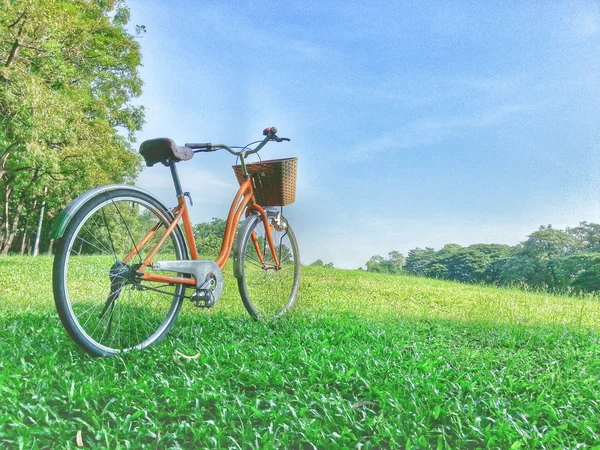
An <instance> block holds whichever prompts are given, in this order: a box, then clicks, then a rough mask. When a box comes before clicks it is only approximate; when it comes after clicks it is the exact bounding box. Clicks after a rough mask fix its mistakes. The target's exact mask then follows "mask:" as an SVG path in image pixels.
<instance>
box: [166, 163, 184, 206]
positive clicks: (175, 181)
mask: <svg viewBox="0 0 600 450" xmlns="http://www.w3.org/2000/svg"><path fill="white" fill-rule="evenodd" d="M175 164H176V162H175V161H173V160H172V159H170V160H169V169H171V177H173V184H174V185H175V193H176V194H177V197H181V196H182V195H183V190H182V189H181V182H180V181H179V174H178V173H177V167H175Z"/></svg>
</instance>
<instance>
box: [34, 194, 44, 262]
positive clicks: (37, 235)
mask: <svg viewBox="0 0 600 450" xmlns="http://www.w3.org/2000/svg"><path fill="white" fill-rule="evenodd" d="M46 194H48V188H47V187H45V188H44V198H43V199H42V207H41V208H40V219H39V220H38V226H37V232H36V233H35V243H34V244H33V256H37V255H39V254H40V237H41V235H42V224H43V223H44V210H45V209H46Z"/></svg>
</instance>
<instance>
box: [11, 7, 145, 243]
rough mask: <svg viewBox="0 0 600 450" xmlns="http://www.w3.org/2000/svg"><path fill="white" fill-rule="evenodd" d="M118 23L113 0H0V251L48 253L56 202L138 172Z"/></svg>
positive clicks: (136, 123) (132, 93)
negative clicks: (29, 250) (45, 251)
mask: <svg viewBox="0 0 600 450" xmlns="http://www.w3.org/2000/svg"><path fill="white" fill-rule="evenodd" d="M128 20H129V10H128V9H127V8H126V7H125V6H124V4H123V2H122V1H119V0H53V1H44V0H19V1H10V0H0V226H1V227H2V228H1V230H0V254H6V253H8V252H13V253H25V252H27V251H28V249H30V248H33V250H34V253H35V252H37V251H38V250H40V249H44V250H46V249H48V250H51V246H52V243H51V242H50V241H49V240H48V238H47V236H48V231H49V228H50V226H51V223H52V219H54V218H55V217H56V216H57V215H58V213H59V212H60V211H61V210H62V209H63V208H64V207H65V205H66V203H68V202H69V201H70V200H71V199H73V198H74V197H76V196H77V195H79V194H80V193H82V192H85V191H87V190H88V189H91V188H93V187H96V186H99V185H103V184H110V183H128V182H133V180H135V177H136V176H137V174H138V173H139V171H140V170H141V160H140V157H139V155H138V154H137V152H136V151H134V149H133V146H132V144H133V142H134V138H133V133H134V132H135V131H137V130H139V129H140V128H141V125H142V123H143V117H144V113H143V108H142V107H139V106H134V105H133V104H132V99H134V98H135V97H137V96H139V95H140V94H141V87H142V80H141V79H140V77H139V74H138V67H139V66H140V62H141V56H140V48H139V44H138V42H137V41H136V39H135V37H134V36H132V35H130V34H129V33H128V31H127V28H126V24H127V22H128ZM138 30H139V31H143V27H139V28H138ZM40 237H41V239H40Z"/></svg>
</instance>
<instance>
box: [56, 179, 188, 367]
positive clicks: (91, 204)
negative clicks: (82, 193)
mask: <svg viewBox="0 0 600 450" xmlns="http://www.w3.org/2000/svg"><path fill="white" fill-rule="evenodd" d="M123 196H127V197H133V198H137V199H139V200H142V201H146V202H148V203H149V204H151V205H152V206H154V207H155V208H156V209H157V210H159V211H160V212H161V213H162V214H163V215H164V217H166V218H168V220H172V217H173V216H172V214H171V212H170V211H169V210H168V209H167V208H166V207H165V206H164V205H163V204H162V203H161V202H159V201H158V200H157V199H156V198H154V197H152V196H150V195H147V194H144V193H142V192H139V191H136V190H129V189H117V190H114V191H110V192H103V193H100V194H98V195H96V196H94V197H92V198H90V199H89V200H88V201H87V202H86V203H85V204H84V205H82V206H81V208H80V209H79V210H78V211H77V212H76V213H75V215H74V216H73V218H72V219H71V221H70V222H69V224H68V226H67V228H66V229H65V232H64V233H63V236H62V237H61V239H60V240H59V241H58V243H57V247H56V254H55V257H54V263H53V270H52V287H53V293H54V303H55V306H56V310H57V312H58V316H59V317H60V320H61V322H62V324H63V326H64V327H65V329H66V331H67V333H68V334H69V336H70V337H71V339H73V341H75V343H76V344H77V345H78V346H79V347H80V348H81V349H83V350H84V351H86V352H87V353H89V354H90V355H92V356H98V357H100V356H106V357H111V356H115V355H117V354H119V353H121V352H122V351H106V350H104V349H102V348H101V347H99V346H98V345H96V344H95V343H94V342H92V341H90V339H88V338H87V337H86V336H84V334H83V333H82V332H81V331H80V329H79V327H78V326H77V325H76V323H75V322H76V321H77V319H76V318H75V317H73V314H72V313H71V309H70V308H69V305H68V304H69V299H68V297H67V295H66V292H65V286H64V281H65V268H66V262H67V256H68V252H69V244H70V243H71V240H72V239H73V234H74V233H75V232H76V231H77V230H78V227H79V224H80V222H81V221H82V220H83V219H85V218H86V216H87V215H88V213H89V212H90V211H92V210H93V209H94V208H95V207H96V206H98V205H99V204H101V203H102V202H105V201H106V200H110V199H117V200H118V199H119V198H120V197H123ZM173 233H174V236H175V239H176V241H177V243H178V245H179V249H180V253H181V254H180V255H178V257H179V258H180V259H189V258H188V251H187V247H186V242H185V239H184V238H183V234H182V232H181V230H180V229H179V227H175V229H174V230H173ZM181 291H182V292H180V293H179V294H178V295H177V296H178V298H177V299H176V300H175V299H174V300H173V301H176V302H177V303H176V304H175V309H174V310H173V311H172V312H170V318H169V322H168V323H167V325H166V327H165V328H164V329H163V331H162V333H161V334H160V335H159V336H157V337H155V338H154V339H152V341H151V342H148V343H147V344H146V345H144V346H143V347H142V348H146V347H148V346H150V345H152V344H155V343H156V342H158V341H160V340H161V339H163V338H164V337H165V336H166V335H167V333H168V332H169V331H170V330H171V329H172V328H173V325H174V324H175V322H176V320H177V317H178V315H179V311H180V309H181V305H182V304H183V294H184V293H185V288H183V289H181Z"/></svg>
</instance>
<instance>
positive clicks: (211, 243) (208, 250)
mask: <svg viewBox="0 0 600 450" xmlns="http://www.w3.org/2000/svg"><path fill="white" fill-rule="evenodd" d="M226 224H227V223H226V222H225V220H223V219H219V218H217V217H213V218H212V220H211V221H210V222H202V223H198V224H196V225H194V237H195V239H196V246H197V247H198V253H200V254H201V255H203V256H216V255H218V254H219V251H220V250H221V243H222V241H223V235H224V234H225V226H226Z"/></svg>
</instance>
